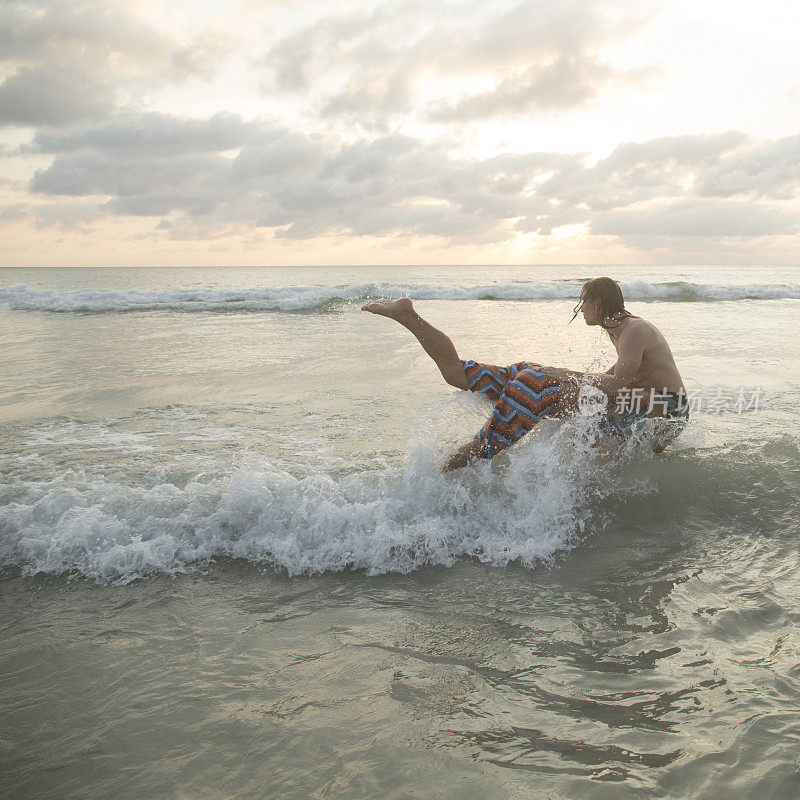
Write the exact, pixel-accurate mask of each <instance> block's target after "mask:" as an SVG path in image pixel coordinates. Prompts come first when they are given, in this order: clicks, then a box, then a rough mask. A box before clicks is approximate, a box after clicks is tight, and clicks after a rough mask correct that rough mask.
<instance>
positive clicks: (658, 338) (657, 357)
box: [610, 317, 685, 394]
mask: <svg viewBox="0 0 800 800" xmlns="http://www.w3.org/2000/svg"><path fill="white" fill-rule="evenodd" d="M626 326H627V327H630V326H636V328H637V333H638V334H639V335H640V336H641V337H642V339H643V341H644V351H643V353H642V363H641V365H640V367H639V370H638V371H637V372H636V375H635V376H634V378H633V381H632V383H631V385H632V386H633V387H638V388H641V389H644V390H645V393H646V394H647V393H649V392H650V390H651V389H653V390H654V391H656V392H661V391H664V390H666V391H668V392H680V391H685V389H684V386H683V379H682V378H681V374H680V372H678V367H677V366H676V365H675V359H674V358H673V356H672V351H671V350H670V349H669V344H667V340H666V339H665V338H664V334H662V333H661V331H660V330H659V329H658V328H656V326H655V325H653V324H652V323H650V322H647V320H643V319H641V318H640V317H627V318H625V319H623V320H622V321H621V322H620V325H619V328H615V329H614V330H612V331H611V332H610V333H611V341H612V343H613V344H614V348H615V349H616V351H617V355H619V352H620V349H619V339H620V336H621V335H622V332H623V330H624V329H625V328H626Z"/></svg>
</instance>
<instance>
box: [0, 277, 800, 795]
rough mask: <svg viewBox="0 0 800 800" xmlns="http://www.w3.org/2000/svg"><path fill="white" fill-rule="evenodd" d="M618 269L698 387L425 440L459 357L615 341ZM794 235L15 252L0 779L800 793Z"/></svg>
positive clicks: (275, 788) (0, 350) (45, 789)
mask: <svg viewBox="0 0 800 800" xmlns="http://www.w3.org/2000/svg"><path fill="white" fill-rule="evenodd" d="M598 274H608V275H610V276H611V277H614V278H616V279H617V280H619V281H620V283H621V285H622V287H623V290H624V292H625V295H626V299H627V301H628V307H629V308H630V310H631V311H633V313H635V314H639V315H641V316H643V317H645V318H647V319H648V320H650V321H652V322H653V323H655V324H656V325H657V326H658V327H659V328H660V329H661V330H662V331H663V332H664V333H665V335H666V336H667V338H668V340H669V342H670V344H671V346H672V350H673V353H674V355H675V358H676V361H677V364H678V367H679V369H680V370H681V373H682V375H683V377H684V382H685V384H686V386H687V389H688V390H689V392H690V394H691V395H692V397H693V403H694V407H693V413H692V416H691V421H690V423H689V425H688V426H687V428H686V430H685V431H684V433H683V434H682V435H681V436H680V438H678V439H677V440H676V441H675V442H674V443H673V444H672V445H670V447H669V448H667V450H666V451H665V452H664V453H662V454H660V455H658V456H654V455H653V454H652V453H651V452H649V450H648V448H647V447H646V446H645V445H642V444H640V443H637V442H635V441H634V442H632V443H630V445H628V446H626V447H625V448H623V449H622V450H621V451H620V452H619V453H618V454H617V456H616V457H615V458H613V459H612V460H610V461H603V460H600V459H598V457H597V455H596V453H595V452H594V451H593V449H592V448H591V447H590V444H591V441H592V438H593V436H594V435H595V428H594V424H593V421H592V420H591V419H590V418H584V417H579V418H576V419H574V420H570V421H567V422H565V423H563V424H556V423H554V422H553V421H545V422H544V423H542V424H541V425H540V426H538V430H537V431H536V433H535V435H530V436H528V437H526V438H525V439H523V441H522V442H521V443H520V444H519V445H518V446H516V447H514V448H512V449H511V450H509V451H506V452H505V453H503V454H501V455H500V456H498V457H497V458H495V459H494V460H493V461H491V462H482V463H479V464H476V465H475V466H473V467H469V468H466V469H464V470H460V471H457V472H455V473H450V474H447V475H444V474H442V473H441V471H440V465H441V463H442V462H443V460H444V458H445V457H446V455H447V454H448V453H449V452H451V451H452V450H453V449H455V448H456V447H458V446H459V445H460V444H461V443H462V442H465V441H467V440H468V439H469V438H470V437H471V436H473V435H474V433H475V432H476V431H477V430H478V429H479V428H480V426H481V424H482V422H483V420H484V419H485V418H486V416H487V415H488V413H489V411H490V406H488V405H486V404H485V403H484V402H483V401H482V400H481V398H478V397H475V396H473V395H470V394H467V393H463V392H458V391H456V390H454V389H452V388H451V387H449V386H447V385H446V384H444V383H443V382H442V380H441V378H440V376H439V373H438V371H437V370H436V367H435V366H434V365H433V363H432V362H431V361H430V360H429V359H428V357H427V356H426V355H425V354H424V352H423V351H422V349H421V348H420V347H419V345H418V344H417V342H416V341H415V340H414V338H413V337H412V336H411V335H410V334H409V333H408V332H407V331H406V330H405V329H403V328H402V327H401V326H399V325H397V324H396V323H393V322H392V321H390V320H387V319H384V318H380V317H376V316H374V315H369V314H365V313H362V312H361V311H360V310H359V309H360V306H361V304H362V303H363V302H364V301H365V300H367V299H369V298H373V297H380V296H401V295H404V294H408V295H410V296H411V297H412V298H414V299H415V303H416V306H417V309H418V311H419V312H420V313H421V314H422V315H423V316H424V317H425V318H427V319H428V320H429V321H430V322H432V323H433V324H434V325H436V326H437V327H440V328H441V329H443V330H444V331H446V332H447V333H448V334H449V335H450V336H451V338H452V339H453V341H454V343H455V345H456V347H457V349H458V351H459V354H460V356H461V357H462V358H465V359H466V358H472V359H475V360H479V361H488V362H494V363H500V364H507V363H512V362H514V361H517V360H521V359H525V360H533V361H538V362H541V363H546V364H553V365H558V366H564V367H569V368H573V369H591V370H602V369H605V368H606V367H607V366H608V365H610V364H611V363H613V360H614V358H613V355H614V352H613V347H612V345H611V344H610V342H609V341H608V340H607V339H605V338H603V336H601V335H599V333H598V329H597V328H587V327H586V326H585V325H584V324H583V322H582V320H580V319H576V320H575V321H574V322H572V323H570V322H569V321H570V317H571V316H572V307H573V305H574V304H575V300H576V298H577V295H578V293H579V290H580V285H581V283H582V282H583V281H584V280H586V279H588V278H591V277H595V276H596V275H598ZM799 312H800V269H799V268H775V267H769V268H766V267H748V268H741V267H737V268H733V267H729V268H722V267H710V266H697V267H658V268H655V267H647V268H644V267H642V268H637V267H627V266H626V267H616V268H615V267H607V268H603V269H602V270H598V269H597V268H594V267H588V266H587V267H542V268H530V267H529V268H523V267H458V266H453V267H428V268H424V267H414V268H411V267H406V268H401V267H358V268H342V267H324V268H323V267H320V268H237V269H231V268H226V269H217V268H194V269H118V270H116V269H114V270H112V269H107V270H95V269H52V270H50V269H38V270H37V269H4V270H0V474H1V475H2V480H0V569H1V571H0V591H1V592H2V606H1V607H2V611H1V612H0V613H1V614H2V618H1V619H2V630H3V645H2V649H1V650H0V680H1V681H2V687H3V692H2V697H3V700H2V714H0V793H1V794H2V796H4V797H14V798H21V797H36V798H50V797H52V798H73V797H74V798H81V799H82V800H84V799H85V798H105V797H109V796H115V797H118V798H128V797H130V798H137V800H141V798H172V797H175V798H233V797H236V798H262V797H263V798H267V797H279V798H309V797H319V798H323V797H345V798H361V797H369V798H373V797H391V798H394V797H397V798H406V797H409V796H420V797H454V798H455V797H458V798H462V797H466V798H472V797H474V798H528V797H531V798H540V797H551V798H583V797H586V798H606V797H608V798H628V797H630V798H651V797H675V798H717V797H724V798H726V800H728V798H730V797H731V796H733V797H737V798H739V797H742V798H746V797H760V796H761V795H763V794H764V793H765V792H769V793H770V795H771V796H772V797H775V798H794V797H797V796H798V794H800V652H799V650H798V648H800V637H798V633H797V622H798V616H800V614H799V612H798V609H799V602H800V588H798V586H799V585H800V584H798V580H797V576H798V568H799V567H800V547H798V534H800V522H799V521H798V520H800V433H798V422H799V421H800V380H798V377H797V376H798V374H800V340H799V339H798V338H797V337H796V336H795V335H794V333H793V331H794V328H795V327H796V325H797V323H798V320H799V319H800V315H799Z"/></svg>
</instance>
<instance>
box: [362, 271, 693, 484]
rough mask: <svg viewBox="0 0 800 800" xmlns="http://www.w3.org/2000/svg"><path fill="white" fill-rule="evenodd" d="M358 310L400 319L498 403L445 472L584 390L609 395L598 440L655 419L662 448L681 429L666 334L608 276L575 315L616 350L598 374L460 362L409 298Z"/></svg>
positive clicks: (443, 364)
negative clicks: (629, 305)
mask: <svg viewBox="0 0 800 800" xmlns="http://www.w3.org/2000/svg"><path fill="white" fill-rule="evenodd" d="M362 310H363V311H369V312H370V313H372V314H380V315H381V316H384V317H389V318H390V319H393V320H395V321H397V322H399V323H400V324H401V325H403V326H404V327H406V328H408V330H410V331H411V333H413V334H414V336H416V338H417V340H418V341H419V343H420V344H421V345H422V347H423V348H424V349H425V352H426V353H427V354H428V355H429V356H430V357H431V358H432V359H433V360H434V361H435V362H436V366H437V367H439V371H440V372H441V373H442V377H443V378H444V379H445V381H447V383H449V384H450V385H451V386H455V387H456V388H457V389H464V390H469V391H473V392H480V393H483V394H486V395H487V397H489V399H491V401H492V402H493V403H494V404H495V407H494V411H493V413H492V415H491V416H490V417H489V419H488V420H487V422H486V424H485V425H484V427H483V428H482V429H481V431H480V432H479V433H478V434H477V435H476V437H475V438H474V439H473V440H472V441H471V442H468V443H467V444H465V445H464V446H462V447H461V448H459V449H458V450H457V451H456V452H455V453H454V454H453V455H452V456H451V457H450V459H449V460H448V461H447V463H446V464H445V467H444V469H445V471H449V470H452V469H458V468H459V467H463V466H466V465H467V464H469V463H470V462H471V461H472V460H474V459H476V458H492V457H494V456H495V455H497V453H499V452H500V451H501V450H504V449H505V448H506V447H509V446H510V445H512V444H514V443H515V442H517V441H519V439H521V438H522V437H523V436H524V435H525V434H526V433H528V432H529V431H530V430H531V428H533V426H534V425H536V423H537V422H538V421H539V420H540V419H541V418H542V417H544V416H550V417H558V418H564V417H568V416H572V415H573V414H575V413H577V412H578V411H579V410H580V409H581V405H582V402H583V401H584V399H585V398H586V391H587V389H589V390H591V389H590V387H594V391H595V392H597V390H598V389H599V390H600V391H601V392H602V393H603V394H604V395H605V397H606V398H607V402H606V403H605V405H606V408H607V413H606V415H605V416H604V417H603V418H602V419H601V423H600V427H601V430H602V431H603V434H604V436H603V439H602V442H603V445H602V446H603V447H604V448H605V449H607V448H608V446H609V443H615V442H624V441H625V440H626V439H627V438H628V437H629V436H630V435H632V434H633V433H634V432H636V431H638V430H640V429H641V428H642V425H643V424H644V420H645V419H646V418H655V419H656V422H655V423H654V424H653V450H654V452H661V451H662V450H663V449H664V447H665V446H666V444H667V443H668V442H669V441H671V440H672V439H673V438H675V436H677V435H678V434H679V433H680V431H681V430H682V429H683V427H684V425H685V423H686V421H687V420H688V417H689V412H688V404H687V402H686V390H685V388H684V385H683V380H682V379H681V376H680V373H679V372H678V368H677V367H676V365H675V360H674V358H673V356H672V352H671V351H670V348H669V345H668V344H667V340H666V339H665V338H664V336H663V334H662V333H661V332H660V331H659V330H658V329H657V328H656V327H655V326H654V325H652V324H651V323H649V322H646V321H645V320H643V319H641V318H640V317H636V316H634V315H633V314H631V313H630V312H629V311H627V310H626V309H625V302H624V299H623V296H622V290H621V289H620V287H619V284H617V283H616V281H613V280H611V278H595V279H594V280H591V281H588V282H587V283H585V284H584V285H583V288H582V289H581V294H580V299H579V301H578V305H577V306H576V307H575V309H574V312H575V313H574V315H573V317H572V318H573V319H575V317H576V316H577V315H578V313H582V314H583V318H584V320H585V321H586V324H587V325H599V326H600V327H602V328H603V329H604V330H605V331H606V332H607V333H608V336H609V338H610V339H611V341H612V343H613V344H614V347H615V348H616V351H617V356H618V357H617V361H616V363H615V364H614V366H612V367H611V368H610V369H609V370H608V371H607V372H605V373H602V374H595V373H583V372H576V371H574V370H568V369H562V368H559V367H548V366H542V365H540V364H536V363H533V362H530V361H520V362H517V363H516V364H511V365H510V366H507V367H501V366H497V365H494V364H481V363H478V362H475V361H463V360H462V359H460V358H459V357H458V353H457V352H456V349H455V347H454V346H453V343H452V341H450V339H449V338H448V337H447V336H446V335H445V334H444V333H442V332H441V331H440V330H437V329H436V328H434V327H433V325H431V324H430V323H428V322H426V321H425V320H424V319H422V317H420V316H419V314H417V312H416V311H415V310H414V306H413V303H412V302H411V300H410V299H409V298H408V297H403V298H400V299H399V300H378V301H376V302H373V303H367V304H366V305H364V306H362Z"/></svg>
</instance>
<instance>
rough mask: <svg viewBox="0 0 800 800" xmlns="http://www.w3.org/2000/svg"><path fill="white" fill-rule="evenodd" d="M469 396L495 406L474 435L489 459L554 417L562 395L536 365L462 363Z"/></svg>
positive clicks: (556, 386) (552, 380)
mask: <svg viewBox="0 0 800 800" xmlns="http://www.w3.org/2000/svg"><path fill="white" fill-rule="evenodd" d="M464 374H465V375H466V376H467V385H468V387H469V390H470V391H471V392H479V393H480V394H485V395H486V396H487V397H489V398H490V399H491V401H492V402H493V403H494V404H495V406H494V411H493V412H492V416H491V417H489V419H488V420H487V421H486V424H485V425H484V426H483V429H482V430H481V431H480V433H478V434H477V437H476V438H478V439H480V440H482V442H483V449H484V452H483V455H484V456H485V457H486V458H492V457H493V456H495V455H497V453H499V452H500V451H501V450H504V449H505V448H506V447H510V446H511V445H512V444H514V442H517V441H519V440H520V439H521V438H522V437H523V436H524V435H525V434H526V433H527V432H528V431H529V430H530V429H531V428H532V427H533V426H534V425H535V424H536V423H537V422H538V421H539V420H540V419H541V418H542V417H543V416H545V415H546V414H553V413H554V412H555V411H556V409H557V407H558V401H559V399H560V395H561V384H560V383H559V381H557V380H556V379H555V378H551V377H550V376H548V375H547V374H546V373H545V372H543V370H542V367H541V366H540V365H539V364H533V363H531V362H530V361H520V362H519V363H517V364H511V365H510V366H508V367H498V366H496V365H494V364H479V363H477V362H475V361H465V362H464Z"/></svg>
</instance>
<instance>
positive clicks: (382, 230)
mask: <svg viewBox="0 0 800 800" xmlns="http://www.w3.org/2000/svg"><path fill="white" fill-rule="evenodd" d="M0 20H1V22H2V24H0V81H2V83H0V126H1V127H0V165H1V166H0V249H1V251H2V255H0V265H2V266H51V265H54V266H58V265H67V266H71V265H90V266H115V265H180V264H185V265H192V264H198V265H204V264H219V265H225V264H381V263H383V264H403V263H412V264H445V263H447V264H453V263H463V264H486V263H529V264H545V263H594V264H601V263H602V264H615V263H654V264H658V263H664V264H672V263H730V264H735V263H749V264H798V263H800V215H799V214H798V212H800V47H798V30H800V7H798V4H797V3H796V0H761V2H759V3H755V2H752V1H751V0H747V1H746V2H743V1H741V0H724V2H723V1H722V0H691V2H690V0H672V1H671V2H667V1H666V0H665V1H664V2H655V0H649V1H647V2H645V1H644V0H638V1H634V0H614V1H613V2H612V1H611V0H605V2H599V1H595V0H508V1H506V0H493V1H492V2H491V3H487V2H475V1H473V0H439V2H436V3H431V2H416V0H337V1H336V2H327V0H313V2H302V1H301V0H286V2H283V1H282V0H239V1H238V2H236V0H233V2H232V3H231V4H230V5H229V6H225V5H224V4H222V3H219V2H216V1H215V2H207V1H206V0H191V1H190V0H170V1H169V2H167V0H162V1H161V2H157V1H156V0H150V1H149V2H138V1H137V0H102V1H101V0H63V2H62V0H49V1H48V0H41V1H39V2H17V1H16V0H4V2H3V4H2V8H0Z"/></svg>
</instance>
